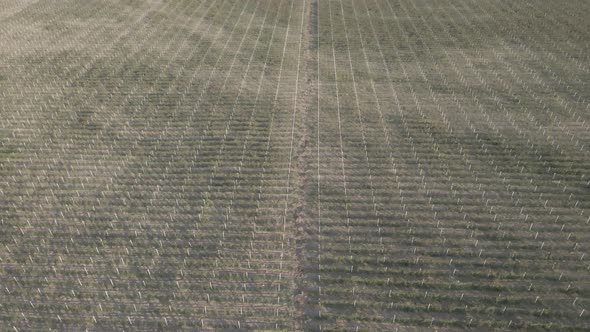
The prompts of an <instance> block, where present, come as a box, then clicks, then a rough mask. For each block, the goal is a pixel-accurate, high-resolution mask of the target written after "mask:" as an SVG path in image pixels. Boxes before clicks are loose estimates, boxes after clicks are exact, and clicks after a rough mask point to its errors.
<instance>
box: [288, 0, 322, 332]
mask: <svg viewBox="0 0 590 332" xmlns="http://www.w3.org/2000/svg"><path fill="white" fill-rule="evenodd" d="M306 16H307V18H306V19H307V22H306V24H307V29H305V30H304V33H305V35H304V36H303V39H304V45H308V46H307V47H305V49H304V50H303V55H302V56H303V60H304V66H303V69H302V71H303V72H302V77H301V82H303V83H302V84H301V85H302V89H301V90H300V93H299V95H298V96H297V98H298V100H297V112H298V113H299V123H298V127H299V130H300V139H299V143H298V146H297V154H296V158H297V159H296V160H297V167H298V174H297V196H298V199H297V203H296V204H297V205H296V206H295V224H294V228H293V229H294V232H295V233H294V237H295V256H296V257H295V258H296V269H297V270H296V271H295V273H294V276H295V280H294V281H293V282H294V285H293V286H294V287H293V290H294V293H293V302H294V306H295V312H296V315H295V317H294V325H295V329H296V330H297V331H302V330H304V328H305V316H306V314H305V312H306V307H307V302H308V296H307V294H306V292H305V288H306V287H305V283H306V280H305V272H304V270H305V262H306V257H305V252H304V251H305V243H306V242H307V239H306V237H307V232H306V229H305V228H306V219H307V216H306V214H305V211H306V204H307V202H306V197H305V191H306V187H307V186H308V185H309V181H308V180H309V179H308V175H307V173H306V170H307V168H308V163H309V158H310V156H311V147H310V146H309V144H308V143H309V128H308V126H307V121H308V118H307V116H308V113H309V111H310V107H311V102H312V100H313V98H314V96H315V95H316V94H317V91H316V90H317V84H316V83H315V82H314V79H313V77H312V75H311V73H313V71H314V70H315V66H316V52H315V51H314V49H315V48H316V46H317V44H316V41H315V40H316V36H317V30H318V25H317V23H318V22H317V0H311V1H310V2H309V4H308V5H307V8H306Z"/></svg>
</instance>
